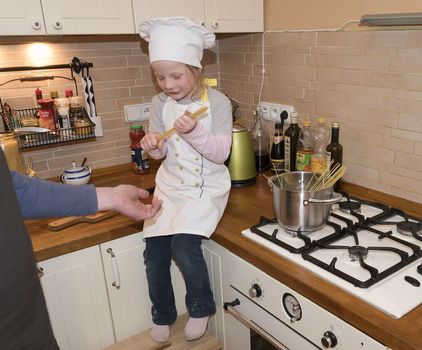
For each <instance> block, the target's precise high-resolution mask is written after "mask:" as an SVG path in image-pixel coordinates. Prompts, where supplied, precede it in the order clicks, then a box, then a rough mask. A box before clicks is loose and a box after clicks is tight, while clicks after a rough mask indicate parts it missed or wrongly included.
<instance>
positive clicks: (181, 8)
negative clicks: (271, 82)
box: [132, 0, 264, 33]
mask: <svg viewBox="0 0 422 350" xmlns="http://www.w3.org/2000/svg"><path fill="white" fill-rule="evenodd" d="M132 2H133V11H134V16H135V26H136V28H138V26H139V24H140V23H142V22H143V21H145V20H146V19H149V18H154V17H166V16H186V17H189V18H190V19H192V20H193V21H195V22H197V23H199V24H201V25H203V26H205V27H206V28H208V29H209V30H211V31H213V32H216V33H241V32H262V31H263V30H264V11H263V0H230V1H227V0H179V1H174V0H155V1H145V0H132Z"/></svg>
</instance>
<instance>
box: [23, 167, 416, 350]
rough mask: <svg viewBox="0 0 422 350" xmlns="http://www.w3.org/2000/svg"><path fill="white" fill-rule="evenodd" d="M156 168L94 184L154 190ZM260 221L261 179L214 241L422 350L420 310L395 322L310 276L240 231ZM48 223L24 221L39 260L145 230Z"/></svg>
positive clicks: (237, 200)
mask: <svg viewBox="0 0 422 350" xmlns="http://www.w3.org/2000/svg"><path fill="white" fill-rule="evenodd" d="M157 167H158V164H154V163H153V164H152V171H151V172H150V173H149V174H145V175H134V174H132V173H131V171H130V168H129V165H124V166H123V165H122V166H115V167H111V168H108V169H102V170H95V171H94V173H93V177H92V182H93V183H95V184H96V185H97V186H115V185H117V184H120V183H130V184H133V185H137V186H140V187H143V188H152V187H153V186H154V174H155V171H156V169H157ZM343 189H344V190H345V191H348V192H349V193H350V194H353V195H355V196H358V197H360V198H362V199H367V200H374V201H380V202H384V203H386V204H389V205H391V206H395V207H399V208H401V209H403V210H405V211H407V212H408V213H410V214H412V215H416V216H419V217H420V216H421V215H420V213H422V205H420V204H417V203H412V202H408V201H405V200H403V199H400V198H397V197H392V196H389V195H385V194H382V193H379V192H376V191H372V190H368V189H365V188H362V187H360V186H356V185H352V184H344V187H343ZM418 214H419V215H418ZM260 216H266V217H270V218H271V217H274V214H273V209H272V194H271V190H270V188H269V186H268V185H267V184H266V180H265V178H264V176H263V175H259V176H258V179H257V183H256V184H255V185H253V186H249V187H244V188H233V189H232V190H231V193H230V198H229V202H228V205H227V208H226V211H225V213H224V216H223V218H222V220H221V222H220V223H219V225H218V227H217V229H216V232H215V234H214V235H213V236H212V239H213V240H215V241H216V242H217V243H219V244H221V245H222V246H224V247H225V248H227V249H228V250H230V251H232V252H233V253H235V254H236V255H238V256H240V257H241V258H243V259H245V260H247V261H249V262H250V263H251V264H253V265H255V266H256V267H258V268H259V269H261V270H263V271H265V272H266V273H267V274H269V275H271V276H272V277H274V278H276V279H277V280H279V281H281V282H282V283H284V284H286V285H287V286H289V287H290V288H292V289H294V290H296V291H297V292H298V293H300V294H302V295H303V296H305V297H307V298H309V299H311V300H312V301H314V302H315V303H317V304H318V305H320V306H322V307H323V308H324V309H326V310H328V311H330V312H331V313H333V314H335V315H337V316H338V317H339V318H341V319H343V320H344V321H346V322H347V323H350V324H352V325H354V326H355V327H356V328H358V329H360V330H362V331H363V332H365V333H367V334H368V335H370V336H371V337H373V338H375V339H377V340H378V341H379V342H381V343H383V344H385V345H386V346H388V347H389V348H392V349H394V350H421V349H422V305H420V306H419V307H418V308H416V309H414V310H412V311H411V312H409V313H408V314H407V315H405V316H404V317H402V318H401V319H399V320H395V319H393V318H391V317H389V316H387V315H386V314H384V313H383V312H381V311H379V310H377V309H376V308H374V307H372V306H370V305H368V304H366V303H364V302H362V301H361V300H360V299H358V298H356V297H354V296H352V295H351V294H349V293H347V292H345V291H343V290H342V289H340V288H338V287H336V286H334V285H333V284H331V283H329V282H327V281H325V280H323V279H321V278H319V277H317V276H316V275H315V274H313V273H312V272H310V271H308V270H306V269H304V268H301V267H299V266H297V265H295V264H294V263H292V262H291V261H289V260H287V259H285V258H283V257H280V256H279V255H277V254H276V253H273V252H271V251H270V250H268V249H266V248H264V247H261V246H259V245H257V244H256V243H254V242H252V241H250V240H249V239H247V238H244V237H243V236H241V234H240V232H241V231H242V230H244V229H246V228H248V227H250V226H253V225H255V224H256V223H257V222H258V220H259V217H260ZM50 221H53V220H52V219H50V220H31V221H27V222H26V224H27V227H28V230H29V233H30V235H31V239H32V242H33V247H34V251H35V256H36V259H37V261H41V260H45V259H49V258H52V257H55V256H58V255H62V254H66V253H69V252H72V251H75V250H79V249H83V248H86V247H89V246H93V245H96V244H99V243H103V242H106V241H109V240H111V239H115V238H119V237H122V236H125V235H129V234H132V233H135V232H139V231H141V230H142V223H137V222H134V221H133V220H131V219H128V218H125V217H123V216H122V215H120V214H117V215H116V216H114V217H112V218H110V219H106V220H105V221H102V222H99V223H96V224H88V223H81V224H78V225H76V226H72V227H69V228H66V229H63V230H61V231H58V232H53V231H49V230H48V228H47V224H48V222H50ZM421 292H422V290H421ZM315 322H318V321H317V320H315Z"/></svg>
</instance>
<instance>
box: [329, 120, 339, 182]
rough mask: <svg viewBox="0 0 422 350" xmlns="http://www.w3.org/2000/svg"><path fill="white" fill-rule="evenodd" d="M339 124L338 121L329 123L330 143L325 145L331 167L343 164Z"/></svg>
mask: <svg viewBox="0 0 422 350" xmlns="http://www.w3.org/2000/svg"><path fill="white" fill-rule="evenodd" d="M339 135H340V124H339V123H338V122H333V123H331V143H330V144H329V145H328V146H327V155H328V156H329V157H330V164H331V167H330V169H332V168H333V167H334V166H335V165H336V164H339V165H342V164H343V146H342V145H341V144H340V142H339ZM339 182H340V180H339V181H337V182H336V184H335V185H334V189H336V187H337V186H338V184H339Z"/></svg>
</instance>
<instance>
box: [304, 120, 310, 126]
mask: <svg viewBox="0 0 422 350" xmlns="http://www.w3.org/2000/svg"><path fill="white" fill-rule="evenodd" d="M311 124H312V123H311V121H310V120H305V121H303V126H310V125H311Z"/></svg>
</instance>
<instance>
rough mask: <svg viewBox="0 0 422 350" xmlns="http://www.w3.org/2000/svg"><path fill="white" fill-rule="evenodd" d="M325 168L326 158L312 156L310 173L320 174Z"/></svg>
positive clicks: (316, 155) (319, 155) (323, 156)
mask: <svg viewBox="0 0 422 350" xmlns="http://www.w3.org/2000/svg"><path fill="white" fill-rule="evenodd" d="M326 168H327V156H326V155H321V154H314V155H312V157H311V171H312V172H313V173H317V174H322V173H323V172H324V171H325V169H326Z"/></svg>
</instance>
